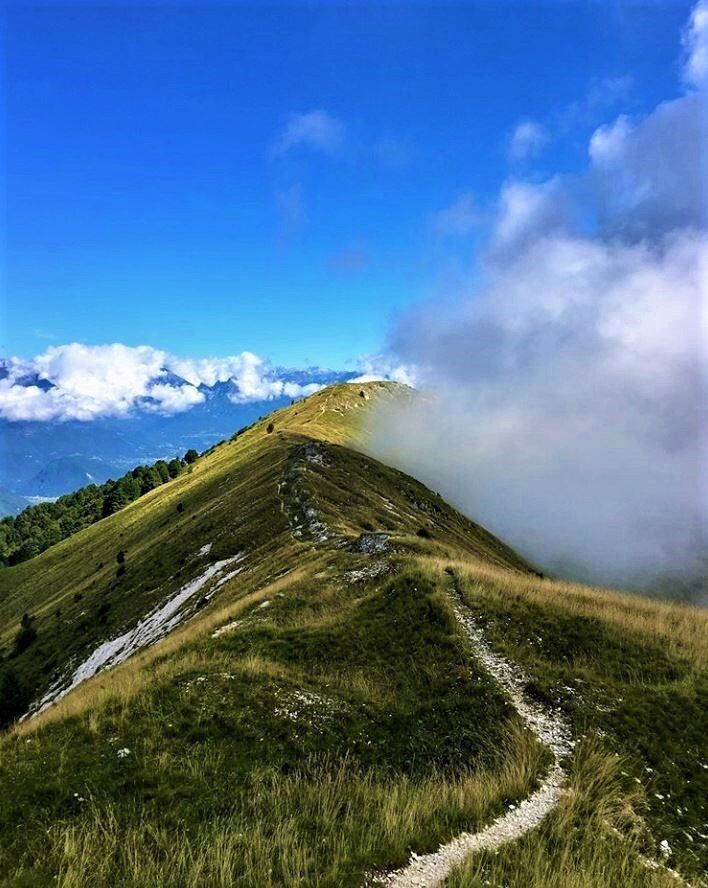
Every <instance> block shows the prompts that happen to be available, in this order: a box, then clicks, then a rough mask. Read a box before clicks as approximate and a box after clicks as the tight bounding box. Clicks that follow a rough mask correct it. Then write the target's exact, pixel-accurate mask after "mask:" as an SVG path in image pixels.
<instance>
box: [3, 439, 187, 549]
mask: <svg viewBox="0 0 708 888" xmlns="http://www.w3.org/2000/svg"><path fill="white" fill-rule="evenodd" d="M198 456H199V454H198V453H197V451H196V450H188V451H187V452H186V453H185V455H184V456H183V457H182V458H179V457H175V459H171V460H170V461H169V462H166V461H165V460H164V459H158V461H157V462H156V463H153V465H151V466H137V467H136V468H134V469H133V470H132V471H131V472H127V473H126V474H125V475H123V476H122V477H121V478H118V480H117V481H113V480H108V481H106V483H105V484H89V485H88V487H82V488H81V490H77V491H76V492H75V493H68V494H66V495H65V496H61V497H59V499H58V500H56V501H55V502H53V503H39V504H38V505H36V506H29V507H28V508H27V509H24V511H22V512H20V514H19V515H11V516H8V517H7V518H3V519H2V520H1V521H0V565H2V566H7V565H10V564H19V562H21V561H27V559H28V558H34V556H35V555H39V553H40V552H44V550H45V549H48V548H49V547H50V546H53V545H54V544H55V543H58V542H59V541H60V540H63V539H66V537H68V536H71V535H72V534H73V533H76V532H77V531H79V530H82V529H83V528H84V527H88V526H89V524H93V523H94V522H96V521H100V519H101V518H107V517H108V516H109V515H112V514H113V513H114V512H118V511H119V510H120V509H122V508H123V507H124V506H127V505H128V503H132V502H133V500H136V499H138V498H139V497H141V496H142V495H143V494H144V493H147V492H148V491H150V490H154V489H155V488H156V487H159V486H160V485H161V484H164V483H165V482H166V481H169V480H170V479H171V478H176V477H177V475H179V474H181V473H182V472H183V471H184V470H185V469H186V468H187V466H189V465H190V464H191V463H193V462H194V461H195V460H196V459H197V457H198Z"/></svg>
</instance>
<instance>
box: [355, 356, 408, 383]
mask: <svg viewBox="0 0 708 888" xmlns="http://www.w3.org/2000/svg"><path fill="white" fill-rule="evenodd" d="M359 369H360V370H361V373H359V375H358V376H356V377H354V379H350V380H349V381H350V382H351V383H352V384H355V383H362V382H400V383H401V384H403V385H409V386H411V387H413V388H414V387H415V385H416V379H417V377H416V371H415V368H414V367H413V366H410V365H406V364H401V363H397V362H395V361H392V360H391V358H390V356H387V355H370V356H369V357H368V358H363V359H362V360H361V361H360V362H359Z"/></svg>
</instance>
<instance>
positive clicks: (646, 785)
mask: <svg viewBox="0 0 708 888" xmlns="http://www.w3.org/2000/svg"><path fill="white" fill-rule="evenodd" d="M459 582H460V587H461V590H462V593H463V598H464V600H465V602H466V603H467V604H468V605H469V606H470V607H471V609H472V611H473V613H475V615H476V616H477V619H478V621H479V624H480V625H481V626H483V627H484V631H485V635H486V637H487V638H488V639H489V641H490V642H491V643H492V644H493V645H494V646H495V647H496V648H497V649H498V650H499V651H500V652H501V653H503V654H504V655H505V656H507V657H509V658H510V659H512V660H514V662H516V663H518V664H519V665H521V666H522V667H523V669H524V671H525V673H526V675H527V676H528V678H529V685H528V687H527V692H528V693H529V694H530V696H532V697H535V698H537V699H539V700H541V701H542V702H544V703H546V704H547V705H552V706H559V707H560V708H561V709H562V710H563V711H564V712H565V713H566V715H567V716H568V718H569V719H570V721H571V723H572V725H573V728H574V733H575V735H576V736H579V737H581V736H588V737H600V738H602V742H603V745H604V747H605V749H606V750H608V752H610V753H616V754H619V755H620V756H621V757H622V760H623V762H624V765H623V767H624V770H625V773H626V774H627V775H628V779H630V780H631V782H633V783H635V785H637V786H640V787H641V788H642V789H643V791H644V794H645V797H646V804H645V806H644V819H645V821H646V824H647V826H648V828H649V830H650V832H651V835H652V836H653V839H652V842H653V847H652V848H651V852H652V856H654V857H656V856H658V854H659V842H660V841H661V840H664V839H665V840H667V841H668V842H669V844H670V846H671V849H672V853H671V856H670V858H669V862H670V863H671V864H672V865H674V866H676V867H678V868H679V869H680V870H681V871H682V872H685V873H687V874H689V875H692V876H694V877H696V876H698V875H699V874H703V873H705V872H706V870H707V869H708V848H707V847H706V843H705V841H703V839H702V835H704V834H705V832H706V826H705V825H706V820H707V819H708V809H707V805H708V769H706V767H705V765H707V764H708V755H707V752H708V750H707V742H706V738H707V737H708V672H707V671H706V669H705V665H704V663H703V660H702V652H701V651H697V652H694V654H693V655H692V653H691V651H690V650H676V649H674V650H672V649H671V648H669V647H667V645H666V644H665V643H662V642H661V641H660V640H659V639H656V638H655V637H651V636H647V635H645V634H644V633H642V632H628V631H627V630H626V629H623V628H621V627H620V626H617V625H613V624H612V623H608V622H607V621H606V620H603V619H602V618H601V617H600V616H587V615H585V616H584V615H579V614H577V613H574V612H573V611H572V610H569V608H568V606H567V604H566V602H565V601H564V599H563V597H562V596H560V595H559V596H556V597H555V598H553V597H550V596H549V598H548V600H546V601H544V602H543V603H540V602H537V601H533V600H529V598H527V597H525V596H524V595H523V594H517V595H510V594H509V592H508V590H505V589H502V588H500V587H498V586H495V585H494V584H493V583H490V582H484V581H479V580H477V579H475V578H473V577H464V576H463V577H461V578H459ZM699 655H700V656H699Z"/></svg>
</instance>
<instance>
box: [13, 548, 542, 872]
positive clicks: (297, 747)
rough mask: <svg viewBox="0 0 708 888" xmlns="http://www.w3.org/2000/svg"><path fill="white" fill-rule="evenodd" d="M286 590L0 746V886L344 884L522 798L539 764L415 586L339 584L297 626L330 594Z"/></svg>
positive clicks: (402, 573)
mask: <svg viewBox="0 0 708 888" xmlns="http://www.w3.org/2000/svg"><path fill="white" fill-rule="evenodd" d="M286 589H287V591H285V592H284V593H283V597H282V598H274V599H271V600H272V601H273V602H274V603H273V604H271V606H270V607H269V608H268V609H262V610H257V609H253V610H251V611H250V612H247V613H250V616H247V617H246V618H245V619H246V621H245V622H244V624H243V625H242V626H240V627H238V628H237V629H235V630H234V631H233V632H230V633H227V634H224V635H221V636H220V637H218V638H216V639H214V638H212V637H211V634H210V633H206V634H198V633H196V634H194V635H193V637H192V638H191V640H190V641H188V642H187V643H185V644H184V645H182V646H181V647H180V648H179V649H178V650H175V651H172V652H169V653H166V654H165V655H164V656H162V657H160V656H158V657H157V658H156V659H154V660H153V661H152V662H151V663H149V664H146V666H145V672H146V673H148V674H149V675H151V676H152V681H150V682H149V683H147V682H144V683H143V684H142V686H140V687H139V689H138V690H137V691H136V692H134V693H131V694H129V695H124V696H121V695H120V694H119V693H118V694H116V695H114V696H111V695H107V696H106V697H105V698H104V699H103V700H102V701H101V703H100V705H98V706H96V705H94V706H92V707H91V708H90V709H87V710H86V711H84V712H83V713H81V714H79V715H76V716H74V717H70V718H66V719H61V720H55V721H49V722H48V723H46V724H45V725H44V726H43V727H41V726H40V728H39V729H38V730H34V731H21V732H17V733H15V734H14V735H13V736H10V737H8V738H7V739H6V740H5V741H3V742H2V744H0V752H1V753H2V757H1V758H0V782H1V783H2V785H3V786H4V787H7V790H6V791H5V792H4V793H3V796H2V798H1V799H0V872H4V873H7V877H6V879H5V881H4V882H0V884H3V885H22V884H32V885H37V886H41V885H44V884H54V883H55V882H53V881H52V880H53V879H54V877H56V876H59V877H60V879H61V884H66V885H74V884H77V885H79V884H82V885H83V884H85V885H136V886H137V885H145V884H151V885H152V884H155V885H162V884H164V885H205V884H209V885H211V884H215V885H229V884H233V883H234V881H238V884H244V885H254V886H256V885H271V884H272V885H284V884H286V885H295V884H303V885H314V884H317V885H332V886H336V885H347V884H352V885H353V884H357V883H358V882H359V881H360V879H361V877H362V874H363V872H364V871H365V870H366V869H367V868H370V867H371V866H373V865H376V864H380V865H383V864H388V863H391V862H402V861H403V860H404V859H405V858H406V856H407V849H408V848H409V847H412V846H414V847H416V848H432V847H434V846H435V844H436V843H437V842H438V841H440V840H441V839H445V838H449V837H451V836H452V835H454V834H455V833H456V832H458V831H459V830H461V829H468V828H475V827H476V826H478V825H480V824H481V823H484V822H487V821H489V820H490V819H492V818H493V817H494V816H495V815H496V814H498V813H500V811H501V810H502V808H503V806H504V805H505V804H506V803H508V802H509V801H510V800H512V799H518V798H520V797H521V796H523V795H524V794H526V793H527V792H528V791H529V790H530V788H531V787H532V785H533V784H534V782H535V780H536V778H537V775H538V774H539V772H540V771H541V770H542V769H543V767H544V765H545V755H544V753H543V751H542V749H541V748H540V747H539V746H538V745H537V744H536V742H535V741H534V740H533V739H532V738H531V737H530V736H529V735H528V733H526V732H525V731H523V730H522V729H521V726H520V724H519V721H518V718H517V717H516V716H515V714H514V713H513V711H512V710H510V709H509V707H508V706H507V704H506V703H505V702H504V700H503V698H502V697H501V695H500V693H499V691H498V690H497V689H496V688H495V686H494V684H493V683H492V682H491V680H490V679H489V678H488V677H487V676H486V675H485V674H484V673H483V672H481V671H477V670H475V669H474V668H473V667H471V666H470V663H469V661H468V658H467V656H466V654H465V648H464V645H463V644H462V641H461V639H460V636H459V634H458V630H457V627H456V625H455V623H454V621H451V619H450V613H449V607H448V605H447V601H446V599H444V598H442V597H441V596H440V594H439V592H438V590H437V589H436V587H435V585H434V584H432V583H431V582H430V581H429V580H428V579H426V578H425V577H424V576H423V575H422V574H420V573H419V572H416V571H414V570H412V569H410V568H406V567H405V566H404V565H400V566H399V570H398V571H397V573H396V574H395V576H394V577H392V578H391V579H389V580H388V581H386V583H385V584H384V585H383V586H382V587H369V588H367V589H365V590H360V594H359V596H358V597H357V599H356V600H354V601H352V600H346V596H343V595H342V594H341V592H340V591H339V590H336V589H335V590H333V591H332V592H331V594H329V595H327V594H325V595H324V596H323V597H324V599H325V604H324V605H323V606H322V607H320V608H318V609H317V614H316V615H312V614H311V619H314V620H316V623H317V625H312V626H311V627H310V629H309V630H307V629H299V630H293V629H291V628H290V627H289V618H290V617H293V616H294V617H296V618H297V617H299V616H301V608H300V607H298V606H297V603H298V602H302V601H303V600H304V601H307V600H308V599H310V598H311V597H315V596H322V590H321V589H317V588H314V587H313V585H312V583H311V582H310V581H301V582H296V583H294V584H293V586H292V587H286ZM249 621H250V622H249ZM348 674H350V675H351V677H352V680H351V683H348V682H347V680H346V676H347V675H348ZM362 674H363V675H365V677H366V681H362V680H361V675H362ZM104 681H106V682H109V681H110V678H109V677H106V678H105V679H104ZM381 689H387V690H388V693H381V692H380V690H381ZM123 749H128V750H130V752H129V753H128V754H120V753H119V750H123ZM82 800H83V801H82ZM89 873H90V874H91V875H90V876H88V875H87V874H89ZM82 878H84V879H85V880H86V881H84V882H82V881H81V879H82ZM200 879H201V880H202V881H200Z"/></svg>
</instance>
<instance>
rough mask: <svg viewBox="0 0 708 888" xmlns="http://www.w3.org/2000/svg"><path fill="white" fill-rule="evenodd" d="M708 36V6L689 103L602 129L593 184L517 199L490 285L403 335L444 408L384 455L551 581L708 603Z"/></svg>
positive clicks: (490, 263)
mask: <svg viewBox="0 0 708 888" xmlns="http://www.w3.org/2000/svg"><path fill="white" fill-rule="evenodd" d="M701 10H702V12H701ZM706 30H708V12H707V11H706V7H705V6H703V5H699V6H698V7H696V11H695V12H694V16H693V18H692V20H691V22H690V23H689V25H688V27H687V30H686V33H685V37H684V48H685V57H684V62H683V78H684V87H683V89H684V93H683V95H682V96H681V97H679V98H678V99H674V100H672V101H668V102H664V103H662V104H660V105H659V106H658V107H657V108H656V109H655V110H654V111H653V112H652V113H651V114H649V115H648V116H646V117H644V118H643V119H638V120H630V119H629V118H628V117H626V116H621V117H619V118H617V120H615V121H614V122H613V123H611V124H609V125H607V126H604V127H601V128H599V129H598V130H596V131H595V133H594V134H593V135H592V137H591V139H590V142H589V145H588V165H587V168H586V169H585V170H584V171H583V172H582V173H579V174H577V175H574V176H567V175H565V176H553V177H551V178H548V179H546V180H545V181H542V182H539V181H534V182H530V181H520V180H509V181H508V182H507V183H506V184H505V185H504V187H503V188H502V190H501V193H500V195H499V197H498V200H497V202H496V205H495V207H494V211H493V219H492V222H491V224H490V227H489V231H488V232H487V236H486V243H485V246H484V248H483V249H482V251H481V252H480V253H479V254H478V256H477V263H476V273H475V275H474V282H473V283H470V284H469V285H463V286H462V287H461V288H460V289H459V290H458V292H456V293H455V295H453V296H448V295H447V294H444V293H443V294H436V298H435V300H434V302H433V301H431V302H430V303H429V304H422V305H420V306H418V307H417V308H416V309H415V310H414V311H412V312H409V313H408V314H406V315H405V316H403V317H401V318H399V319H398V321H397V323H396V325H395V327H394V330H393V332H392V335H391V340H390V352H391V354H392V355H393V356H395V358H396V359H398V360H402V361H404V362H406V363H408V364H410V365H412V366H413V367H414V368H415V369H416V373H417V378H418V384H419V387H420V388H422V389H424V390H427V391H428V392H430V393H432V394H431V397H429V398H418V399H414V400H413V401H412V403H411V404H410V405H409V406H407V407H405V408H402V409H400V410H399V411H398V412H397V413H395V414H394V415H390V416H383V415H379V417H378V418H377V422H376V424H375V426H374V429H373V432H372V441H371V449H372V451H373V452H374V453H375V454H376V455H377V456H379V457H380V458H383V459H385V460H388V461H391V462H394V463H395V464H397V465H398V466H400V467H401V468H403V469H404V470H405V471H407V472H409V473H411V474H413V475H415V476H417V477H419V478H420V479H421V480H423V481H425V482H426V483H428V484H429V485H431V486H433V487H435V488H436V489H438V490H439V491H440V492H441V493H442V494H443V495H444V496H446V497H447V498H448V499H449V500H451V501H452V502H454V503H455V504H457V505H458V506H459V507H460V508H462V509H463V510H464V511H466V512H467V513H468V514H470V515H472V516H473V517H474V518H476V519H477V520H479V521H481V522H483V523H485V524H486V525H487V526H488V527H489V529H490V530H492V531H493V532H494V533H496V534H498V535H500V536H501V537H502V538H503V539H505V540H506V541H508V542H509V543H510V544H512V545H514V546H516V547H518V548H519V549H520V550H521V551H522V552H524V553H525V554H526V555H527V556H528V557H530V558H531V559H532V560H533V561H535V562H536V563H537V564H539V565H540V566H541V567H542V568H544V567H545V568H546V569H547V570H551V571H556V572H558V573H562V574H565V575H568V576H575V577H582V578H585V579H590V580H594V581H597V582H602V583H611V584H622V585H637V586H643V587H645V588H651V587H652V586H653V585H655V584H656V583H657V582H659V581H661V580H666V578H671V580H672V582H670V583H667V585H666V586H665V587H662V588H663V591H664V592H666V591H667V589H668V591H669V593H671V594H676V595H679V596H687V597H692V598H694V599H698V600H702V601H703V602H704V603H705V602H707V601H708V596H707V595H706V591H705V584H703V585H701V581H700V579H699V580H697V579H696V578H700V577H703V578H705V577H706V576H707V575H708V569H707V559H706V554H707V551H708V545H707V538H706V537H707V534H706V527H707V521H708V478H707V468H706V467H707V466H708V416H707V413H706V394H707V392H706V375H707V374H706V371H707V366H708V358H707V355H708V295H707V294H708V236H707V234H706V210H705V208H706V205H707V198H708V189H707V188H706V181H705V171H704V164H703V163H702V151H703V149H702V146H701V140H700V123H701V121H705V120H706V119H707V118H708V111H707V108H706V73H707V72H706V68H707V67H708V61H707V60H708V52H707V51H706V39H707V38H706ZM470 277H472V276H470Z"/></svg>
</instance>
